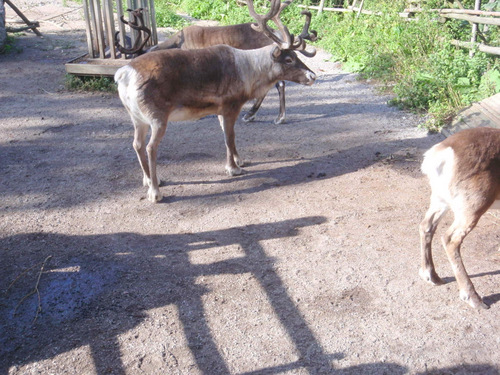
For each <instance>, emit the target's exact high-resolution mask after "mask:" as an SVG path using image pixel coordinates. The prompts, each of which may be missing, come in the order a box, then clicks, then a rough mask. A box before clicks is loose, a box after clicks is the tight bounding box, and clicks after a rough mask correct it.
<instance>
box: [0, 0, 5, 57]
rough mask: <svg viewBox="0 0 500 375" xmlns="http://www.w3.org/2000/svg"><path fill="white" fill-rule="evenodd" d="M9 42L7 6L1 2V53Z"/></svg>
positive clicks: (1, 0) (0, 0)
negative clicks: (6, 19)
mask: <svg viewBox="0 0 500 375" xmlns="http://www.w3.org/2000/svg"><path fill="white" fill-rule="evenodd" d="M6 42H7V31H5V5H4V3H3V0H0V52H2V51H3V49H4V47H5V43H6Z"/></svg>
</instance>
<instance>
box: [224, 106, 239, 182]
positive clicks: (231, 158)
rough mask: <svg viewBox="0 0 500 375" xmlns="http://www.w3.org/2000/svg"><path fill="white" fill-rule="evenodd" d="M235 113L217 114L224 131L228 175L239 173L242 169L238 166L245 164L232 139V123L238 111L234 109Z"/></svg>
mask: <svg viewBox="0 0 500 375" xmlns="http://www.w3.org/2000/svg"><path fill="white" fill-rule="evenodd" d="M235 113H236V114H234V113H230V114H226V115H219V116H218V117H219V122H220V126H221V127H222V130H223V131H224V137H225V142H226V149H227V160H226V172H227V174H228V175H230V176H237V175H240V174H241V173H242V172H243V170H242V169H241V168H240V167H243V166H244V165H245V162H244V161H243V160H242V159H241V158H240V156H239V155H238V151H236V144H235V141H234V135H235V133H234V124H235V122H236V118H237V116H238V114H239V111H235Z"/></svg>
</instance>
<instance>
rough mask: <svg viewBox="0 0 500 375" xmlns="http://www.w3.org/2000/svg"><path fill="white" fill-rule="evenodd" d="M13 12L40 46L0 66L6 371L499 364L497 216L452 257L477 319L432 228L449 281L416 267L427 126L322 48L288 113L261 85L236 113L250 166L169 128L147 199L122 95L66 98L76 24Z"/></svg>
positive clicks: (53, 11)
mask: <svg viewBox="0 0 500 375" xmlns="http://www.w3.org/2000/svg"><path fill="white" fill-rule="evenodd" d="M15 3H16V4H17V5H18V6H19V7H20V8H21V9H22V10H23V11H25V13H26V15H28V16H29V17H30V18H32V19H37V20H39V21H42V22H41V28H40V30H41V32H42V33H43V34H44V38H43V39H41V38H38V37H36V36H34V35H33V34H32V33H30V32H27V33H25V34H23V35H20V36H17V37H16V47H15V51H14V52H13V53H10V54H7V55H2V56H0V126H1V132H0V192H1V201H0V251H1V263H0V293H1V295H0V374H12V375H14V374H247V375H249V374H252V375H255V374H406V373H409V374H498V373H499V369H500V367H499V364H500V334H499V328H500V319H499V318H500V303H498V302H499V301H500V254H499V252H498V245H499V233H498V225H499V223H500V219H498V218H497V217H496V216H494V215H492V214H486V215H485V216H484V217H483V218H482V219H481V221H480V223H479V225H478V228H477V229H476V230H475V231H474V232H472V234H471V235H470V236H469V237H468V238H467V239H466V241H465V243H464V246H463V254H464V261H465V264H466V267H467V269H468V271H469V273H470V275H471V276H472V280H473V282H474V284H475V286H476V288H477V290H478V292H479V293H480V294H481V295H482V296H484V298H485V301H486V302H487V303H488V304H489V305H491V308H490V309H489V310H484V311H475V310H473V309H471V308H470V307H468V306H467V305H466V304H465V303H463V302H462V301H460V299H459V297H458V289H457V284H456V282H455V279H454V277H453V273H452V270H451V267H450V265H449V263H448V261H447V259H446V255H445V253H444V251H443V250H442V249H441V248H440V247H439V240H438V238H439V236H437V237H436V240H435V248H436V251H435V261H436V264H437V270H438V273H439V274H440V275H441V276H442V277H443V278H444V280H445V281H446V284H445V285H443V286H441V287H431V286H429V285H427V284H425V283H424V282H423V281H421V280H420V279H419V277H418V267H419V238H418V224H419V222H420V220H421V219H422V216H423V214H424V212H425V210H426V208H427V203H428V198H429V188H428V185H427V181H426V180H425V178H424V177H423V176H422V175H421V173H420V171H419V166H420V162H421V158H422V154H423V152H424V151H425V150H426V149H428V148H429V147H430V146H431V145H433V144H435V143H437V142H439V141H440V140H442V139H443V136H441V135H439V134H435V135H429V134H427V133H426V132H425V131H423V130H421V129H419V128H418V127H417V125H418V124H419V123H421V122H422V121H423V120H422V118H420V117H419V116H416V115H413V114H410V113H406V112H402V111H399V110H397V109H395V108H392V107H389V106H388V105H387V104H386V103H387V101H388V99H389V97H388V96H386V95H381V94H379V93H378V91H377V90H376V87H375V86H374V85H373V84H371V83H369V82H362V81H359V80H357V79H356V76H355V75H353V74H348V73H346V72H343V71H342V70H340V69H339V67H338V65H336V64H334V63H332V62H329V61H327V58H328V56H327V55H326V54H325V53H322V52H321V53H318V55H317V56H316V57H314V58H313V59H304V61H305V62H306V63H307V64H308V65H309V66H310V67H312V68H313V69H314V70H315V71H316V73H317V74H318V75H319V78H318V80H317V82H316V84H315V85H313V86H312V87H304V86H299V85H292V84H290V85H288V86H287V104H288V122H287V123H285V124H283V125H274V124H273V123H272V121H273V119H274V118H275V116H276V114H277V106H278V103H277V94H276V92H274V90H273V91H272V92H270V94H269V97H268V98H267V99H266V100H265V101H264V105H263V108H262V109H261V111H260V112H259V114H258V117H257V119H256V121H255V122H253V123H249V124H247V123H243V122H242V121H241V120H239V121H238V123H237V127H236V132H237V143H238V146H239V151H240V155H242V156H243V157H244V158H246V160H248V161H249V165H248V166H247V167H246V168H245V170H246V173H245V174H244V175H242V176H239V177H228V176H226V175H225V173H224V163H225V146H224V142H223V136H222V133H221V131H220V128H219V125H218V121H217V119H216V118H215V117H214V116H210V117H207V118H204V119H202V120H199V121H194V122H186V123H171V124H170V125H169V128H168V130H167V135H166V137H165V138H164V140H163V142H162V146H161V149H160V156H159V175H160V176H161V177H162V179H163V180H164V181H165V183H164V186H163V187H162V191H163V193H164V195H165V196H166V198H165V199H164V201H163V202H161V203H159V204H152V203H150V202H149V201H147V200H146V199H145V197H146V189H145V188H143V187H142V173H141V171H140V167H139V164H138V162H137V160H136V156H135V153H134V151H133V149H132V137H133V129H132V125H131V123H130V119H129V117H128V115H127V114H126V112H125V110H124V108H123V107H122V105H121V103H120V101H119V99H118V96H117V95H116V94H102V93H74V92H68V91H66V90H64V75H65V69H64V63H65V62H67V61H68V60H70V59H72V58H74V57H77V56H79V55H81V54H82V53H84V52H85V48H86V42H85V33H84V29H83V23H82V22H81V18H80V17H81V13H82V12H81V11H79V10H76V11H74V12H71V13H67V14H65V15H63V16H57V15H58V14H60V13H62V12H66V11H69V10H71V9H72V8H71V7H73V8H74V7H76V6H77V5H76V4H72V3H68V4H67V6H62V5H61V4H59V3H57V4H55V3H54V2H45V3H43V2H38V1H37V2H31V3H30V2H24V1H17V2H15ZM53 16H56V17H54V18H51V19H50V20H44V19H45V18H48V17H53ZM9 17H13V14H12V12H9V9H7V18H9ZM249 107H250V106H249V105H248V106H247V107H246V109H248V108H249ZM445 221H446V223H448V224H449V223H450V218H449V217H447V218H446V220H445ZM446 223H444V224H446ZM440 233H442V231H441V230H440ZM438 234H439V233H438ZM39 306H40V308H41V311H39V312H37V310H38V307H39Z"/></svg>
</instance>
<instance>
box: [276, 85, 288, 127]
mask: <svg viewBox="0 0 500 375" xmlns="http://www.w3.org/2000/svg"><path fill="white" fill-rule="evenodd" d="M276 89H277V90H278V94H279V97H280V114H279V115H278V117H277V118H276V120H274V123H275V124H276V125H279V124H283V123H284V122H285V117H286V113H285V112H286V108H285V81H279V82H278V83H276Z"/></svg>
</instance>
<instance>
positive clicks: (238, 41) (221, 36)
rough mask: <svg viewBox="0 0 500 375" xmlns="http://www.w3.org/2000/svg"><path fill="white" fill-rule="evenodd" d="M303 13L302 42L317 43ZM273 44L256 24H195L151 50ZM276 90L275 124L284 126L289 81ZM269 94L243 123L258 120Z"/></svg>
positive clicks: (309, 16) (248, 47)
mask: <svg viewBox="0 0 500 375" xmlns="http://www.w3.org/2000/svg"><path fill="white" fill-rule="evenodd" d="M289 3H290V1H287V2H286V3H283V4H286V5H288V4H289ZM286 5H285V6H286ZM302 14H303V15H305V17H306V21H305V24H304V27H303V29H302V32H301V34H300V36H299V37H300V38H302V39H307V40H311V41H315V40H316V39H317V33H316V31H314V30H310V31H309V26H310V24H311V12H309V11H306V10H304V11H302ZM273 43H274V40H273V39H271V38H269V37H268V36H266V35H265V34H263V33H262V32H259V31H256V30H254V29H253V28H252V23H242V24H238V25H229V26H197V25H191V26H188V27H185V28H184V29H182V30H181V31H179V32H178V33H176V34H174V35H173V36H172V37H170V38H169V39H167V40H166V41H164V42H163V43H160V44H158V45H157V46H154V47H152V48H150V49H149V51H160V50H165V49H172V48H180V49H198V48H206V47H210V46H215V45H217V44H226V45H228V46H231V47H234V48H238V49H245V50H246V49H257V48H262V47H265V46H268V45H270V44H273ZM300 52H301V53H302V54H304V55H305V56H307V57H312V56H314V55H315V51H313V52H307V51H305V50H302V51H300ZM276 89H277V90H278V94H279V100H280V112H279V115H278V117H277V118H276V119H275V120H274V123H275V124H282V123H284V122H285V117H286V108H285V82H284V81H278V82H277V83H276ZM265 95H266V94H264V96H262V97H260V98H257V99H256V101H255V103H254V105H253V106H252V108H251V109H250V110H249V111H248V113H246V114H245V115H244V116H243V121H245V122H250V121H253V120H254V119H255V115H256V114H257V111H258V110H259V108H260V106H261V105H262V102H263V101H264V98H265Z"/></svg>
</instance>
